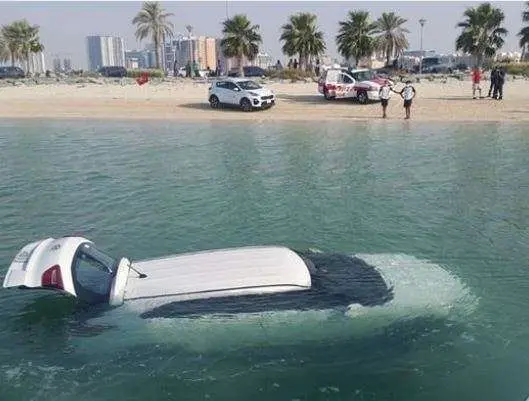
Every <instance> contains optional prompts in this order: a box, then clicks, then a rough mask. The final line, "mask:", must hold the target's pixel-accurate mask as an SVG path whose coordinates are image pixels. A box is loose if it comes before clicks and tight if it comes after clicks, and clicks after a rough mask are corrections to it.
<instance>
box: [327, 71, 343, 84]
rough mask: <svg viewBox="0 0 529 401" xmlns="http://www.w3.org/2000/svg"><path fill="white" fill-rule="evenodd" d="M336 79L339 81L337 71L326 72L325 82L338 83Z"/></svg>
mask: <svg viewBox="0 0 529 401" xmlns="http://www.w3.org/2000/svg"><path fill="white" fill-rule="evenodd" d="M338 79H340V77H339V71H337V70H328V71H327V77H326V81H327V82H338Z"/></svg>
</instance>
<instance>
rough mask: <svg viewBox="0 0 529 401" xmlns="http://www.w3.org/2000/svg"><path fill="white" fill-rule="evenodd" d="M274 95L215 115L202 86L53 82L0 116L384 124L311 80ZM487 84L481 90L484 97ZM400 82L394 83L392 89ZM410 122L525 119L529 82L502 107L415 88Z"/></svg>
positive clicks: (461, 94) (0, 96) (446, 85)
mask: <svg viewBox="0 0 529 401" xmlns="http://www.w3.org/2000/svg"><path fill="white" fill-rule="evenodd" d="M267 85H268V86H269V87H270V88H271V89H273V90H274V92H275V93H276V96H277V104H276V106H275V107H274V108H272V109H269V110H264V111H256V112H252V113H244V112H242V111H239V110H234V109H222V110H212V109H211V108H210V107H209V104H208V103H207V90H208V87H209V84H208V83H206V82H192V81H187V80H184V79H180V80H174V81H169V82H150V83H148V84H146V85H143V86H138V85H136V84H134V83H132V81H130V82H128V83H127V84H123V85H122V84H119V83H104V84H101V83H77V84H75V83H73V84H65V83H55V84H45V85H44V84H40V85H34V84H33V85H24V84H19V85H17V86H14V85H11V86H7V85H5V84H4V86H2V87H0V103H1V104H2V107H0V118H83V119H157V120H160V119H167V120H187V121H204V120H258V121H267V120H270V121H278V120H282V121H289V120H292V121H307V120H312V121H316V120H318V121H329V120H359V121H364V120H381V117H380V115H381V108H380V104H378V103H374V104H368V105H360V104H357V103H354V102H351V101H349V100H340V101H326V100H325V99H324V98H323V96H322V95H320V94H318V92H317V84H316V83H314V82H298V83H288V82H270V83H268V84H267ZM488 85H489V82H488V81H485V82H484V83H483V85H482V88H483V95H486V94H487V92H488ZM402 86H403V84H401V83H398V84H397V89H399V88H401V87H402ZM414 86H415V88H416V90H417V98H416V99H415V100H414V104H413V109H412V120H416V121H462V122H464V121H467V122H472V121H529V80H523V79H516V80H509V81H508V82H506V84H505V88H504V96H505V97H504V99H503V100H502V101H498V100H494V99H490V98H485V99H476V100H474V99H472V92H471V83H470V81H469V80H468V81H459V80H456V79H448V80H447V81H446V82H442V81H440V80H439V81H432V82H430V81H427V80H422V81H421V82H420V83H414ZM388 117H389V118H388V119H389V120H402V118H403V117H404V110H403V108H402V100H401V99H400V98H399V97H398V96H397V95H393V98H392V99H391V101H390V104H389V107H388Z"/></svg>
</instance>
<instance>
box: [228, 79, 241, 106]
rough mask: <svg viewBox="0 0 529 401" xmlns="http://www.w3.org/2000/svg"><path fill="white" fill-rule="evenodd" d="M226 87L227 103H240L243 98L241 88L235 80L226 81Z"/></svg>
mask: <svg viewBox="0 0 529 401" xmlns="http://www.w3.org/2000/svg"><path fill="white" fill-rule="evenodd" d="M226 89H227V91H226V96H227V100H226V103H229V104H239V102H240V98H241V88H239V87H238V86H237V85H235V84H234V83H233V82H226Z"/></svg>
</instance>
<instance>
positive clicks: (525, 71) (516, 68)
mask: <svg viewBox="0 0 529 401" xmlns="http://www.w3.org/2000/svg"><path fill="white" fill-rule="evenodd" d="M500 65H501V66H502V67H503V68H505V72H506V73H507V75H524V76H529V62H524V63H502V64H500Z"/></svg>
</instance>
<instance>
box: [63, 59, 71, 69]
mask: <svg viewBox="0 0 529 401" xmlns="http://www.w3.org/2000/svg"><path fill="white" fill-rule="evenodd" d="M62 62H63V64H62V66H63V69H64V71H65V72H70V71H72V60H70V59H69V58H65V59H63V60H62Z"/></svg>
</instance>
